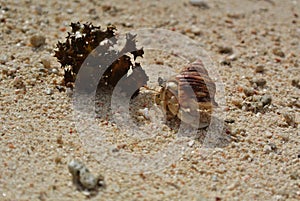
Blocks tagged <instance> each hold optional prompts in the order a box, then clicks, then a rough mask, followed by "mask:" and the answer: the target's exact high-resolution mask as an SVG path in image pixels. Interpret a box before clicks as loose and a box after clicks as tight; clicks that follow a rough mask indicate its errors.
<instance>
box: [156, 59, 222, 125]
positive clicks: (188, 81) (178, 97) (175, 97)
mask: <svg viewBox="0 0 300 201" xmlns="http://www.w3.org/2000/svg"><path fill="white" fill-rule="evenodd" d="M215 93H216V85H215V83H214V82H213V80H212V79H211V78H210V77H209V75H208V72H207V70H206V69H205V67H204V65H203V63H202V62H201V61H197V62H194V63H191V64H190V65H188V66H186V67H185V68H183V69H182V70H181V72H180V73H179V74H178V75H176V76H174V77H172V78H171V79H169V80H168V81H167V82H166V83H165V85H164V86H163V87H162V89H161V91H160V94H159V98H158V99H159V101H156V102H157V103H159V104H160V105H161V106H162V108H163V110H164V112H165V114H166V116H167V119H170V118H174V117H175V116H177V117H178V118H179V119H180V120H181V121H183V122H185V123H187V124H189V125H191V126H193V127H197V128H204V127H206V126H208V125H209V123H210V120H211V114H212V110H213V108H214V107H215V106H217V105H218V104H217V103H216V102H215V99H214V97H215Z"/></svg>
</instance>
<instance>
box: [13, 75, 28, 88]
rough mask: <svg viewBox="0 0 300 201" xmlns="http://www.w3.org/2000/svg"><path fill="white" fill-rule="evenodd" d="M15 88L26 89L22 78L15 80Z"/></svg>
mask: <svg viewBox="0 0 300 201" xmlns="http://www.w3.org/2000/svg"><path fill="white" fill-rule="evenodd" d="M13 86H14V87H15V88H17V89H24V88H26V86H25V84H24V82H23V79H22V77H15V78H14V80H13Z"/></svg>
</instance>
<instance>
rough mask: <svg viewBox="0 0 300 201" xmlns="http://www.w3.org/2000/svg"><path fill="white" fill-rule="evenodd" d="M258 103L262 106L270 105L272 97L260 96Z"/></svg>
mask: <svg viewBox="0 0 300 201" xmlns="http://www.w3.org/2000/svg"><path fill="white" fill-rule="evenodd" d="M260 101H261V103H262V104H263V106H266V105H270V104H271V102H272V97H271V95H269V94H265V95H263V96H262V98H261V100H260Z"/></svg>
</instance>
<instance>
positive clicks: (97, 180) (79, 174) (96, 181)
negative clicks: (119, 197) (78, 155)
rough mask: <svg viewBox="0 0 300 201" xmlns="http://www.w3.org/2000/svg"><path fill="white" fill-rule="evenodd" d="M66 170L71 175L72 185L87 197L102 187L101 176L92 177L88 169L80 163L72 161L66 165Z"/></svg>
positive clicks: (102, 180) (102, 178)
mask: <svg viewBox="0 0 300 201" xmlns="http://www.w3.org/2000/svg"><path fill="white" fill-rule="evenodd" d="M68 170H69V172H70V173H71V174H72V177H73V183H74V184H75V185H76V186H77V187H78V189H79V190H82V191H86V190H87V192H85V193H87V195H90V194H91V193H93V191H97V190H98V188H99V187H103V186H104V185H105V184H104V177H103V176H102V175H99V176H97V177H96V176H94V175H93V174H92V173H91V172H90V171H89V169H88V168H87V167H86V166H85V165H84V164H83V163H82V162H80V161H77V160H72V161H70V162H69V164H68Z"/></svg>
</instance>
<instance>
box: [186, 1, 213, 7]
mask: <svg viewBox="0 0 300 201" xmlns="http://www.w3.org/2000/svg"><path fill="white" fill-rule="evenodd" d="M190 4H191V5H192V6H197V7H199V8H204V9H208V8H209V6H208V4H207V2H206V1H204V0H190Z"/></svg>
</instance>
